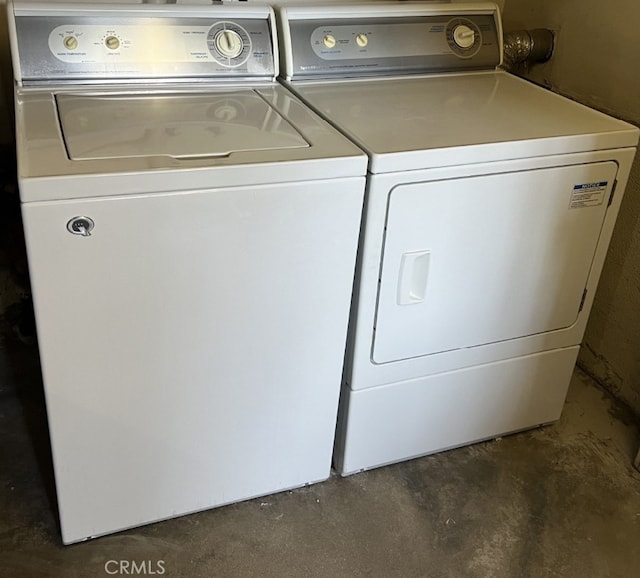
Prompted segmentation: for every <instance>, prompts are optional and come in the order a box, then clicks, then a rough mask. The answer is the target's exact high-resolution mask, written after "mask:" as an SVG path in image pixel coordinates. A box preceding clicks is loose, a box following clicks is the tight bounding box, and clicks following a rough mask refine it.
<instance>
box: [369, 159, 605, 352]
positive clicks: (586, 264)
mask: <svg viewBox="0 0 640 578" xmlns="http://www.w3.org/2000/svg"><path fill="white" fill-rule="evenodd" d="M616 173H617V164H616V163H614V162H602V163H594V164H587V165H577V166H569V167H555V168H547V169H538V170H531V171H523V172H514V173H503V174H495V175H487V176H477V177H468V178H461V179H452V180H442V181H433V182H422V183H413V184H405V185H399V186H397V187H395V188H394V189H393V190H392V191H391V193H390V196H389V201H388V202H389V206H388V212H387V228H386V236H385V244H384V251H383V262H382V267H381V275H380V289H379V295H378V309H377V315H376V331H375V337H374V345H373V360H374V362H376V363H385V362H390V361H396V360H401V359H408V358H411V357H418V356H424V355H432V354H436V353H439V352H444V351H450V350H455V349H460V348H469V347H476V346H480V345H485V344H489V343H495V342H498V341H504V340H510V339H517V338H520V337H524V336H528V335H533V334H536V333H543V332H547V331H553V330H557V329H563V328H566V327H569V326H571V325H572V324H573V323H575V322H576V319H577V316H578V313H579V311H580V308H581V303H582V298H583V293H584V289H585V285H586V283H587V278H588V276H589V271H590V269H591V263H592V260H593V257H594V253H595V249H596V245H597V242H598V238H599V235H600V230H601V228H602V223H603V220H604V216H605V213H606V210H607V202H608V200H609V198H610V194H611V190H612V187H613V184H614V181H615V177H616Z"/></svg>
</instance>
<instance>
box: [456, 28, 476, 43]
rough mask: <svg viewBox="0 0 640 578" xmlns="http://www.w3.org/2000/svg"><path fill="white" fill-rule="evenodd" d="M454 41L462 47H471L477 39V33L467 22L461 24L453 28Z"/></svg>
mask: <svg viewBox="0 0 640 578" xmlns="http://www.w3.org/2000/svg"><path fill="white" fill-rule="evenodd" d="M453 41H454V42H455V43H456V44H457V45H458V46H459V47H460V48H471V47H472V46H473V43H474V42H475V41H476V33H475V32H474V31H473V30H472V29H471V28H469V27H468V26H467V25H466V24H460V25H458V26H456V27H455V28H454V30H453Z"/></svg>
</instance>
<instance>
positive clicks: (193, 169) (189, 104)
mask: <svg viewBox="0 0 640 578" xmlns="http://www.w3.org/2000/svg"><path fill="white" fill-rule="evenodd" d="M16 117H17V122H16V130H17V132H16V141H17V148H18V153H19V154H18V179H19V181H20V195H21V199H22V201H23V202H31V201H48V200H59V199H72V198H83V197H100V196H109V195H113V194H119V195H124V194H141V193H146V192H149V191H154V192H163V191H183V190H195V189H210V188H211V187H214V186H215V187H225V186H250V185H254V184H255V185H258V184H268V183H282V182H293V181H306V180H314V179H326V178H328V177H330V178H343V177H354V176H364V174H365V173H366V168H367V157H366V155H365V154H364V153H363V152H362V151H361V150H360V149H359V148H358V147H357V146H356V145H355V144H353V143H352V142H350V141H349V140H348V139H347V138H346V137H345V136H343V135H342V134H340V132H338V131H337V130H335V129H334V128H333V127H331V126H330V125H329V124H328V123H327V122H326V121H324V120H323V119H322V118H320V117H319V116H318V115H317V114H315V113H314V112H313V111H312V110H310V109H309V108H308V107H306V106H304V105H303V104H302V103H301V102H300V101H299V100H298V99H297V98H296V97H295V96H294V95H292V94H291V93H290V92H289V90H287V89H286V88H285V87H283V86H280V85H278V84H276V83H266V84H263V85H257V86H252V87H248V86H235V87H231V86H218V87H213V86H212V87H202V86H190V87H187V86H181V87H180V89H179V90H176V89H175V87H174V88H173V89H170V88H169V87H164V88H163V87H158V86H124V85H120V86H117V87H116V86H114V87H109V88H106V87H100V88H96V89H93V90H91V89H90V87H75V88H73V87H61V88H59V89H41V90H37V89H30V90H25V91H18V92H17V93H16ZM71 180H73V184H71Z"/></svg>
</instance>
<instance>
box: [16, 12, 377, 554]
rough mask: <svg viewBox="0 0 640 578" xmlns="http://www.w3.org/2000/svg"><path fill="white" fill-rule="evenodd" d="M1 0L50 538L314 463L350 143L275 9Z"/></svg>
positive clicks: (214, 499)
mask: <svg viewBox="0 0 640 578" xmlns="http://www.w3.org/2000/svg"><path fill="white" fill-rule="evenodd" d="M9 14H10V27H11V41H12V48H13V63H14V67H15V74H16V81H17V85H16V115H17V148H18V165H19V166H18V170H19V183H20V194H21V200H22V203H23V204H22V207H23V217H24V226H25V235H26V241H27V247H28V257H29V266H30V273H31V281H32V287H33V295H34V304H35V311H36V319H37V331H38V342H39V347H40V354H41V362H42V372H43V377H44V385H45V393H46V402H47V412H48V419H49V427H50V434H51V445H52V452H53V460H54V468H55V478H56V486H57V494H58V505H59V512H60V520H61V527H62V536H63V540H64V542H65V543H70V542H76V541H79V540H84V539H86V538H90V537H95V536H99V535H102V534H106V533H109V532H114V531H117V530H121V529H124V528H128V527H132V526H137V525H140V524H145V523H147V522H152V521H155V520H161V519H164V518H169V517H173V516H176V515H179V514H183V513H187V512H193V511H197V510H202V509H205V508H209V507H212V506H217V505H221V504H226V503H230V502H235V501H238V500H242V499H245V498H250V497H253V496H258V495H263V494H268V493H272V492H276V491H279V490H283V489H286V488H292V487H296V486H301V485H304V484H309V483H312V482H317V481H319V480H323V479H325V478H327V477H328V475H329V472H330V466H331V454H332V449H333V440H334V432H335V425H336V415H337V409H338V397H339V392H340V382H341V374H342V367H343V358H344V348H345V341H346V334H347V324H348V318H349V308H350V304H351V294H352V288H353V277H354V270H355V260H356V250H357V243H358V235H359V232H360V221H361V215H362V205H363V197H364V184H365V173H366V166H367V160H366V156H365V155H364V154H363V153H362V152H361V151H360V150H359V149H358V148H357V147H356V146H354V145H353V144H351V142H349V141H348V139H346V138H345V137H344V136H342V135H341V134H340V133H339V132H338V131H336V130H335V129H333V128H332V127H331V126H330V125H329V124H328V123H326V122H325V121H324V120H322V119H321V118H320V117H319V116H317V115H316V114H315V113H313V112H311V111H310V110H309V109H308V108H307V107H305V106H304V105H302V104H301V103H300V101H299V100H298V99H297V98H295V97H294V96H293V95H292V94H291V93H290V92H289V91H288V90H287V89H285V88H284V87H282V86H280V85H278V84H277V83H276V82H275V77H276V75H277V56H276V55H277V50H276V49H275V46H276V43H275V42H274V38H275V36H274V28H275V26H274V24H275V22H274V17H273V12H272V10H271V9H269V8H266V7H247V6H243V7H226V6H225V7H223V6H208V7H202V6H200V7H198V6H188V5H181V6H165V7H161V6H154V5H122V4H119V5H96V4H92V5H87V4H84V5H81V4H75V5H74V4H54V3H47V4H45V3H39V4H34V3H28V2H15V3H13V4H12V5H10V6H9Z"/></svg>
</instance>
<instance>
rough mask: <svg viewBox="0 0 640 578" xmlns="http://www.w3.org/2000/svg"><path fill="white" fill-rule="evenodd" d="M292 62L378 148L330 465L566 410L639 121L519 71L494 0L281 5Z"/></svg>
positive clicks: (346, 129)
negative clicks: (507, 53)
mask: <svg viewBox="0 0 640 578" xmlns="http://www.w3.org/2000/svg"><path fill="white" fill-rule="evenodd" d="M280 14H281V19H280V20H281V24H282V38H281V40H282V42H283V46H284V53H285V54H284V62H285V63H286V66H285V69H284V73H285V75H286V80H287V82H288V83H289V84H290V85H291V86H292V87H293V88H294V90H295V91H296V92H297V93H298V94H299V95H301V96H302V97H303V99H304V100H305V101H306V102H307V103H308V104H310V105H311V106H312V107H314V108H315V109H316V110H317V111H319V112H320V113H321V114H323V115H324V116H325V118H327V119H328V120H330V121H331V122H332V123H333V124H334V125H335V126H336V127H338V128H339V129H340V130H341V131H342V132H343V133H344V134H346V135H348V136H349V137H350V138H351V139H352V140H353V141H354V142H355V143H356V144H358V146H360V147H361V148H362V149H363V150H365V151H366V152H367V153H368V155H369V176H368V184H367V194H366V200H365V204H366V217H365V222H364V225H363V234H362V238H361V244H360V254H359V262H358V272H357V283H356V297H355V300H354V305H353V310H352V311H353V314H352V319H351V326H350V337H349V346H348V353H347V363H346V369H345V373H344V381H343V391H342V400H341V409H340V417H339V427H338V433H337V440H336V451H335V465H336V467H337V469H338V470H339V471H340V472H341V473H342V474H350V473H353V472H357V471H359V470H362V469H367V468H373V467H376V466H381V465H384V464H389V463H392V462H397V461H400V460H406V459H410V458H413V457H416V456H421V455H424V454H428V453H432V452H437V451H440V450H445V449H448V448H453V447H456V446H460V445H463V444H468V443H472V442H475V441H479V440H483V439H488V438H492V437H494V436H499V435H502V434H506V433H509V432H515V431H518V430H522V429H525V428H530V427H533V426H536V425H539V424H545V423H548V422H553V421H554V420H557V419H558V418H559V416H560V413H561V410H562V406H563V402H564V399H565V395H566V391H567V387H568V384H569V379H570V376H571V374H572V370H573V368H574V364H575V361H576V356H577V354H578V349H579V344H580V342H581V340H582V336H583V333H584V330H585V325H586V323H587V317H588V315H589V310H590V309H591V305H592V302H593V297H594V294H595V290H596V285H597V282H598V277H599V276H600V272H601V269H602V265H603V262H604V258H605V254H606V251H607V247H608V244H609V240H610V237H611V233H612V230H613V226H614V223H615V220H616V215H617V213H618V210H619V207H620V202H621V199H622V194H623V192H624V188H625V185H626V182H627V177H628V174H629V169H630V166H631V162H632V159H633V157H634V153H635V148H634V147H635V146H636V144H637V142H638V129H637V128H635V127H633V126H631V125H629V124H626V123H624V122H621V121H619V120H616V119H613V118H611V117H608V116H606V115H604V114H601V113H599V112H597V111H594V110H591V109H589V108H587V107H584V106H582V105H580V104H578V103H575V102H572V101H570V100H568V99H566V98H563V97H561V96H558V95H556V94H553V93H551V92H549V91H547V90H544V89H543V88H540V87H537V86H534V85H532V84H530V83H528V82H526V81H524V80H522V79H519V78H516V77H514V76H511V75H509V74H507V73H505V72H503V71H501V70H499V69H498V68H497V67H498V66H499V64H500V62H501V56H502V50H501V49H502V46H501V27H500V18H499V13H498V10H497V7H496V6H495V5H494V4H490V3H476V4H431V5H419V4H413V5H411V4H407V5H405V4H397V5H388V6H379V5H378V6H376V5H370V6H340V7H331V8H311V7H299V8H294V7H289V8H283V9H282V10H281V13H280Z"/></svg>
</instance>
